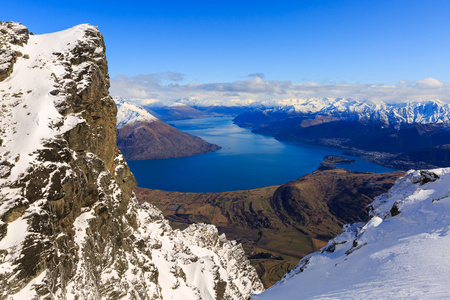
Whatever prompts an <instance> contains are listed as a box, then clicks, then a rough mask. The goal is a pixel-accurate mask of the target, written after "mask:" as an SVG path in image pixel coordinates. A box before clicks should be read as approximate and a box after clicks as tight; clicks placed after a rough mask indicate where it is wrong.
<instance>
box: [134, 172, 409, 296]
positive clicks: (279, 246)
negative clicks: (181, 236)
mask: <svg viewBox="0 0 450 300" xmlns="http://www.w3.org/2000/svg"><path fill="white" fill-rule="evenodd" d="M403 174H404V172H401V171H398V172H394V173H383V174H373V173H357V172H352V171H347V170H344V169H338V168H336V169H331V170H324V171H315V172H313V173H311V174H308V175H305V176H303V177H301V178H299V179H297V180H294V181H291V182H289V183H286V184H283V185H281V186H270V187H264V188H259V189H253V190H243V191H232V192H223V193H181V192H166V191H160V190H150V189H143V188H136V190H135V192H136V194H137V196H138V199H139V201H140V202H143V201H147V202H150V203H152V204H155V205H156V206H157V207H158V208H160V209H161V210H162V211H163V213H164V215H165V216H166V218H167V219H169V220H170V221H171V222H172V224H173V225H175V226H178V227H185V226H187V224H189V223H194V222H204V223H210V224H214V225H216V226H218V227H219V231H220V232H221V233H226V235H227V237H229V238H232V239H236V240H238V241H239V242H242V243H243V245H244V249H245V250H246V252H247V254H248V255H249V256H250V258H252V257H255V259H252V262H253V264H254V265H255V266H256V267H257V268H258V271H259V273H260V276H261V278H262V280H263V282H264V284H265V286H266V287H268V286H271V285H272V284H274V283H275V282H276V281H278V280H279V279H280V277H281V276H282V275H284V273H285V271H286V270H289V269H290V268H292V267H294V266H295V265H296V264H297V263H298V259H299V258H301V257H303V256H305V255H307V254H308V253H310V252H313V251H315V250H317V249H319V248H320V247H322V246H324V245H326V243H327V241H328V239H330V238H331V237H333V236H335V235H337V234H338V233H340V232H341V228H342V225H344V224H346V223H351V222H359V221H365V220H366V217H367V211H366V206H367V204H368V203H370V202H372V201H373V198H374V197H375V196H378V195H380V194H382V193H384V192H386V191H387V190H388V189H389V188H390V187H391V186H392V184H393V183H394V181H395V180H396V179H397V178H398V177H400V176H402V175H403ZM258 253H259V255H255V254H258ZM261 253H266V254H267V253H270V254H272V255H273V257H272V258H260V257H264V255H262V254H261ZM275 258H278V259H275ZM281 258H282V260H279V259H281Z"/></svg>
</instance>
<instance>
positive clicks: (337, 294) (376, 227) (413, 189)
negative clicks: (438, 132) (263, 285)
mask: <svg viewBox="0 0 450 300" xmlns="http://www.w3.org/2000/svg"><path fill="white" fill-rule="evenodd" d="M449 187H450V168H446V169H434V170H429V171H409V172H408V174H407V175H406V176H405V177H403V178H400V179H398V180H397V182H396V183H395V185H394V186H393V187H392V188H391V189H390V190H389V192H387V193H386V194H383V195H381V196H379V197H377V198H375V201H374V202H373V203H372V204H370V205H369V208H370V210H371V212H370V214H371V216H372V218H371V219H370V221H369V222H368V223H356V224H352V225H346V226H345V227H344V232H343V233H342V234H341V235H339V236H337V237H336V238H334V239H332V240H331V241H330V242H329V243H328V245H327V246H326V247H324V248H322V249H321V250H322V251H321V252H316V253H313V254H311V255H309V256H307V257H305V258H304V259H302V260H301V261H300V263H299V264H298V265H297V267H296V268H294V269H293V270H292V271H291V272H290V273H288V274H287V275H286V276H285V277H284V278H283V279H282V280H281V281H280V282H279V283H277V284H276V285H275V286H273V287H271V288H270V289H268V290H267V291H266V292H264V293H262V294H260V295H257V296H253V297H252V299H275V298H276V299H294V298H295V299H393V298H396V299H398V298H404V299H424V298H427V299H445V298H448V297H449V296H450V290H449V289H448V286H449V284H450V263H449V262H448V260H447V259H446V257H447V252H448V249H449V247H450V235H449V234H448V233H449V232H450V217H449V216H450V189H449Z"/></svg>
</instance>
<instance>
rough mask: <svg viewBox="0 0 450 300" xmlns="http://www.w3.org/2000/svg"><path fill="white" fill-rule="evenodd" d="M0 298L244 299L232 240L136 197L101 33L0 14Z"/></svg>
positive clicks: (250, 279) (251, 273)
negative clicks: (45, 28) (31, 25)
mask: <svg viewBox="0 0 450 300" xmlns="http://www.w3.org/2000/svg"><path fill="white" fill-rule="evenodd" d="M0 41H1V42H0V45H1V49H0V101H1V107H0V113H1V118H0V130H1V139H0V298H2V299H163V298H164V299H223V298H225V299H246V298H248V297H249V296H250V295H252V294H254V293H258V292H261V291H262V290H263V286H262V284H261V282H260V281H259V279H258V277H257V274H256V271H255V269H254V268H253V267H251V266H250V264H249V262H248V260H247V259H246V258H245V256H244V252H243V250H242V247H241V246H240V245H239V244H236V243H235V242H230V241H227V240H226V238H225V237H224V236H218V233H217V229H216V228H215V227H214V226H211V225H205V224H199V225H191V226H190V227H188V228H187V229H186V230H184V231H179V230H173V229H172V228H171V227H170V226H169V225H168V222H167V221H166V220H164V218H163V216H162V214H161V212H160V211H159V210H157V209H156V208H155V207H153V206H151V205H142V206H140V205H139V204H138V203H137V200H136V197H135V195H134V193H133V188H134V187H135V186H136V181H135V179H134V176H133V175H132V174H131V172H130V170H129V168H128V166H127V164H126V162H125V160H124V158H123V156H122V154H121V153H120V151H119V150H118V149H117V146H116V113H117V108H116V105H115V103H114V101H113V100H112V98H111V97H110V96H109V93H108V88H109V76H108V73H107V63H106V57H105V48H104V42H103V36H102V35H101V34H100V32H99V31H98V30H97V28H95V27H93V26H91V25H88V24H84V25H79V26H76V27H74V28H71V29H68V30H65V31H61V32H57V33H53V34H46V35H40V36H33V35H29V34H28V29H27V28H26V27H24V26H22V25H20V24H17V23H12V22H9V23H0Z"/></svg>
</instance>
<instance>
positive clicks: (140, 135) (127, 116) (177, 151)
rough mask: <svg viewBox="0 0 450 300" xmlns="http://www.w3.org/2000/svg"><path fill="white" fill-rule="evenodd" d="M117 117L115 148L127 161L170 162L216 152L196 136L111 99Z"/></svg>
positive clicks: (211, 145)
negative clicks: (155, 160) (164, 159)
mask: <svg viewBox="0 0 450 300" xmlns="http://www.w3.org/2000/svg"><path fill="white" fill-rule="evenodd" d="M114 101H115V102H116V105H117V108H118V113H117V146H118V147H119V149H120V151H122V154H123V155H124V156H125V159H127V160H144V159H157V158H173V157H182V156H191V155H197V154H203V153H208V152H211V151H214V150H218V149H220V147H219V146H217V145H215V144H210V143H208V142H206V141H204V140H203V139H202V138H200V137H198V136H194V135H191V134H189V133H186V132H182V131H180V130H178V129H176V128H174V127H172V126H170V125H169V124H166V123H164V122H162V121H160V120H159V119H157V118H156V117H154V116H153V115H151V114H150V113H149V112H148V111H147V110H145V109H144V108H141V107H138V106H136V105H135V104H133V103H130V102H126V101H125V100H123V99H120V98H114Z"/></svg>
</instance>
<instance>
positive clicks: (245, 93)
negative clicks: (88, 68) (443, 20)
mask: <svg viewBox="0 0 450 300" xmlns="http://www.w3.org/2000/svg"><path fill="white" fill-rule="evenodd" d="M255 74H257V73H255ZM183 78H184V76H183V74H180V73H175V72H165V73H155V74H146V75H137V76H131V77H128V76H125V75H121V76H116V77H115V78H112V79H111V94H112V95H113V96H121V97H124V98H126V99H130V100H136V101H138V102H140V103H141V104H149V103H165V104H171V103H174V102H180V101H181V102H183V101H184V102H189V101H190V102H192V101H194V102H195V103H197V104H199V105H201V104H204V105H214V104H217V105H235V104H236V103H240V104H249V103H261V104H267V105H270V104H271V103H272V104H273V103H279V102H280V101H281V102H282V101H293V100H301V99H309V98H352V99H355V100H365V99H373V100H382V101H385V102H388V103H394V102H404V101H423V100H437V99H439V100H442V101H445V102H450V82H441V81H439V80H437V79H434V78H425V79H423V80H419V81H416V82H410V81H406V80H404V81H401V82H399V84H398V85H381V84H348V83H317V82H306V83H292V82H290V81H277V80H264V79H263V78H262V77H260V76H253V77H251V78H249V79H247V80H238V81H234V82H212V83H188V84H180V82H179V81H180V80H182V79H183ZM180 99H182V100H180Z"/></svg>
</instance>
